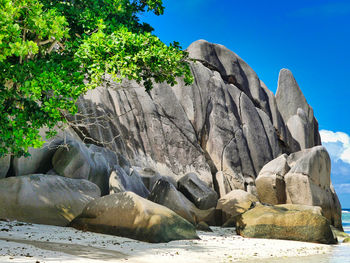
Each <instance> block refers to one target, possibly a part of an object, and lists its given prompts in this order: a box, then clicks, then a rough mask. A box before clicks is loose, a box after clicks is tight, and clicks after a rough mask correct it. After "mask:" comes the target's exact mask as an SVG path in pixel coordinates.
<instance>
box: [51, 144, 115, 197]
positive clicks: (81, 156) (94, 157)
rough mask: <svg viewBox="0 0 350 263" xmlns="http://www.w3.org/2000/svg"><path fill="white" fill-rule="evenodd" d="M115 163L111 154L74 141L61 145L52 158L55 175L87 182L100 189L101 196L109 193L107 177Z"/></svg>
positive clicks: (96, 147)
mask: <svg viewBox="0 0 350 263" xmlns="http://www.w3.org/2000/svg"><path fill="white" fill-rule="evenodd" d="M117 161H118V159H117V157H116V156H115V155H113V152H110V151H108V150H106V149H102V148H101V147H98V146H91V145H90V146H89V145H85V144H83V143H81V142H78V141H76V140H70V141H68V142H67V143H66V144H65V145H61V146H60V147H59V149H58V150H57V151H56V152H55V154H54V155H53V157H52V164H53V168H54V170H55V171H56V172H57V174H59V175H61V176H64V177H68V178H73V179H86V180H89V181H91V182H93V183H95V184H96V185H97V186H98V187H100V189H101V193H102V195H106V194H108V193H109V176H110V173H111V172H112V167H113V166H114V165H115V164H117Z"/></svg>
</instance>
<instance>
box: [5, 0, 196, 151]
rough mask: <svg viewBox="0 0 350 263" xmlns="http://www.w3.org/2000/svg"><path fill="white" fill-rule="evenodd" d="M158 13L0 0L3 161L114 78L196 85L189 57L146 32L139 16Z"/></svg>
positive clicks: (148, 5) (112, 4)
mask: <svg viewBox="0 0 350 263" xmlns="http://www.w3.org/2000/svg"><path fill="white" fill-rule="evenodd" d="M147 11H151V12H154V13H155V14H156V15H161V14H163V11H164V7H163V5H162V1H161V0H88V1H85V0H58V1H55V0H12V1H11V0H0V112H1V115H0V156H2V155H5V154H13V155H15V156H22V155H27V151H28V148H29V147H40V146H42V144H43V140H42V138H41V136H40V135H39V129H40V128H42V127H46V128H47V130H48V132H47V133H48V135H49V136H53V135H54V134H55V130H54V127H55V126H56V125H57V124H58V123H60V122H61V121H64V120H65V118H64V116H66V115H67V114H75V113H76V111H77V108H76V101H77V99H78V97H79V96H80V95H82V94H84V93H85V92H86V91H87V90H89V89H92V88H95V87H96V86H98V85H100V83H101V81H103V79H104V77H105V76H106V75H108V76H111V77H112V78H113V79H114V80H116V81H120V80H121V79H123V78H128V79H133V80H136V81H137V82H138V83H140V84H143V85H144V87H145V89H146V90H147V91H148V90H150V89H151V88H152V81H154V82H157V83H160V82H168V83H169V84H170V85H174V84H176V78H177V77H184V81H185V83H186V84H190V83H192V81H193V77H192V75H191V71H190V68H189V64H188V62H187V53H186V52H184V51H181V47H180V46H179V45H178V43H176V42H174V43H173V44H171V45H169V46H167V45H165V44H164V43H163V42H161V41H160V40H159V39H158V38H157V37H156V36H154V35H153V34H151V32H152V30H153V29H152V27H151V26H150V25H148V24H146V23H141V22H140V20H139V17H138V15H139V14H141V13H143V12H147Z"/></svg>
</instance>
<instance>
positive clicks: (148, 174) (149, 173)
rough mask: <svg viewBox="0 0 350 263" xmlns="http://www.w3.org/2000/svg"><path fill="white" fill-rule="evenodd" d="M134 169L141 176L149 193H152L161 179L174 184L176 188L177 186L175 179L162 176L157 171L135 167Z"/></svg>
mask: <svg viewBox="0 0 350 263" xmlns="http://www.w3.org/2000/svg"><path fill="white" fill-rule="evenodd" d="M132 168H133V169H134V170H135V171H136V172H137V173H138V174H139V175H140V176H141V179H142V181H143V184H144V185H145V186H146V188H147V189H148V190H149V191H152V189H153V186H154V184H155V183H156V182H157V181H158V180H159V179H164V180H166V181H168V182H170V183H171V184H173V185H174V186H175V185H177V183H176V181H175V180H174V178H173V177H171V176H166V175H161V174H160V173H158V172H157V171H155V170H154V169H152V168H150V167H144V168H141V167H137V166H133V167H132Z"/></svg>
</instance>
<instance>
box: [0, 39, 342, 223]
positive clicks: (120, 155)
mask: <svg viewBox="0 0 350 263" xmlns="http://www.w3.org/2000/svg"><path fill="white" fill-rule="evenodd" d="M187 51H188V53H189V57H190V58H192V60H191V62H190V67H191V70H192V73H193V76H194V82H193V84H192V85H189V86H186V85H185V84H184V82H183V80H182V79H178V83H177V85H175V86H173V87H171V86H170V85H168V84H166V83H161V84H154V88H153V89H152V90H151V91H150V92H146V91H145V89H144V87H143V86H142V85H139V84H137V83H136V82H133V81H129V80H123V81H122V82H121V83H117V82H114V81H113V80H112V79H110V78H109V77H108V76H106V79H105V82H104V84H103V85H102V86H100V87H98V88H96V89H94V90H90V91H88V92H87V93H86V94H85V95H84V96H82V97H81V98H80V99H79V101H78V105H77V106H78V114H77V115H75V116H68V117H67V118H68V119H69V121H70V127H71V129H70V130H69V132H68V134H67V136H64V137H57V138H55V139H53V140H52V141H50V142H49V143H48V144H46V145H45V146H44V147H43V148H42V149H36V150H33V149H32V150H30V151H31V154H32V156H31V157H30V158H12V157H9V156H7V157H5V158H2V159H0V178H4V177H12V176H15V177H19V176H23V175H25V174H34V173H46V174H47V175H52V176H55V175H60V176H63V177H68V178H75V179H76V180H89V181H90V182H92V183H94V184H96V185H97V186H98V187H99V188H100V190H101V194H102V195H111V194H113V195H116V196H121V197H122V196H124V195H125V193H127V192H128V191H131V192H134V193H135V194H137V195H138V196H142V197H144V198H147V197H148V196H149V194H150V192H152V189H154V187H157V185H156V182H157V181H158V180H159V179H161V180H165V181H166V185H165V184H164V185H163V189H164V191H165V192H164V195H162V194H161V193H158V192H154V191H153V193H151V198H154V201H155V200H158V201H159V202H160V203H161V204H163V205H165V206H168V207H170V208H171V209H173V210H174V211H176V212H178V213H179V214H181V215H182V216H183V217H184V218H187V219H188V220H189V221H191V222H192V223H193V224H197V223H199V221H200V220H203V221H206V222H207V223H212V222H208V221H210V220H212V219H210V220H208V219H207V218H206V216H203V213H202V211H200V210H199V209H208V208H211V207H215V206H216V203H217V200H218V199H220V198H223V199H221V200H224V199H225V198H226V197H227V196H226V195H227V194H228V196H230V193H232V191H238V190H240V191H243V192H244V193H249V196H255V197H257V198H258V199H259V201H260V202H261V203H267V204H272V205H276V204H285V203H288V204H298V205H312V206H315V205H316V206H320V207H322V214H323V216H325V217H326V218H327V219H328V220H329V222H331V223H332V224H333V225H334V226H336V227H337V228H339V229H341V220H340V216H341V215H340V204H339V200H338V198H337V195H336V193H335V191H334V188H333V187H332V184H331V182H330V176H329V173H330V162H329V156H328V154H327V152H326V151H325V149H324V148H323V147H321V146H319V145H320V144H321V140H320V135H319V132H318V123H317V120H316V118H315V116H314V113H313V109H312V108H311V106H310V105H308V103H307V101H306V99H305V97H304V95H303V93H302V92H301V89H300V87H299V86H298V84H297V82H296V80H295V79H294V77H293V75H292V73H291V72H290V71H289V70H287V69H282V70H281V72H280V75H279V81H278V89H277V93H276V96H275V95H274V94H273V93H272V92H271V91H270V90H269V89H268V88H267V87H266V85H265V84H264V83H263V82H262V81H261V80H260V79H259V77H258V76H257V74H256V73H255V72H254V71H253V69H252V68H251V67H250V66H249V65H248V64H247V63H245V62H244V61H243V60H242V59H241V58H240V57H239V56H238V55H236V54H235V53H234V52H232V51H230V50H228V49H227V48H226V47H224V46H222V45H218V44H212V43H209V42H207V41H205V40H199V41H196V42H194V43H192V44H191V45H190V46H189V47H188V49H187ZM52 146H53V147H52ZM189 175H191V178H192V177H193V178H195V179H193V178H192V179H193V180H192V179H191V180H190V181H188V182H183V181H184V180H185V179H184V178H187V177H189ZM186 176H187V177H186ZM53 178H56V177H53ZM181 178H182V179H181ZM7 179H8V178H5V179H0V181H1V180H7ZM66 179H67V178H66ZM70 180H73V179H70ZM161 188H162V187H161ZM181 192H182V193H183V195H185V196H186V197H184V196H183V195H182V194H181ZM167 196H170V198H174V199H176V200H179V201H178V202H183V203H184V207H179V206H178V204H177V203H176V202H177V201H176V200H166V197H167ZM225 196H226V197H225ZM242 196H243V195H242ZM135 198H136V197H135ZM135 198H134V197H133V198H132V199H135ZM140 198H141V197H140ZM136 199H137V198H136ZM254 203H256V201H254ZM236 208H237V207H236ZM236 208H235V207H233V208H232V209H231V208H230V209H231V210H232V211H234V210H235V209H236ZM113 209H116V210H118V209H120V207H119V208H118V207H113ZM225 209H226V208H225ZM245 209H249V207H247V208H245ZM227 211H229V210H227ZM242 212H243V211H242ZM248 212H249V211H248ZM140 213H141V212H140ZM239 213H241V212H239ZM199 214H200V215H199ZM227 214H228V215H229V214H230V213H229V212H228V213H227ZM215 220H216V219H215ZM214 223H216V224H218V222H214ZM220 223H221V222H220Z"/></svg>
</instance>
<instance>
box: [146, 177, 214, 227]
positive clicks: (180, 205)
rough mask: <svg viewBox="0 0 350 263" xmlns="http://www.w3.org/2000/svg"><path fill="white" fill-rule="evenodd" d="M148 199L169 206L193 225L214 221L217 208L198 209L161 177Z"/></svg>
mask: <svg viewBox="0 0 350 263" xmlns="http://www.w3.org/2000/svg"><path fill="white" fill-rule="evenodd" d="M148 200H150V201H152V202H155V203H157V204H160V205H163V206H166V207H168V208H169V209H171V210H173V211H174V212H175V213H177V214H178V215H180V216H182V217H183V218H185V219H186V220H187V221H189V222H190V223H192V224H193V225H197V224H198V223H200V222H207V223H210V224H213V223H214V216H215V214H214V213H215V208H210V209H208V210H200V209H198V208H197V207H196V206H195V205H194V204H193V203H192V202H191V201H189V200H188V199H187V198H186V197H185V196H184V195H183V194H182V193H181V192H179V191H178V190H177V189H176V188H175V186H174V185H173V184H171V183H170V182H168V181H167V180H164V179H159V180H158V181H157V182H156V183H155V185H154V187H153V189H152V192H151V194H150V195H149V197H148Z"/></svg>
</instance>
